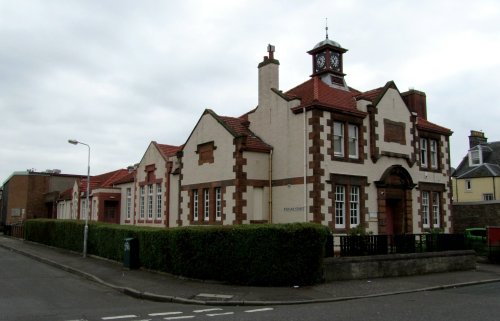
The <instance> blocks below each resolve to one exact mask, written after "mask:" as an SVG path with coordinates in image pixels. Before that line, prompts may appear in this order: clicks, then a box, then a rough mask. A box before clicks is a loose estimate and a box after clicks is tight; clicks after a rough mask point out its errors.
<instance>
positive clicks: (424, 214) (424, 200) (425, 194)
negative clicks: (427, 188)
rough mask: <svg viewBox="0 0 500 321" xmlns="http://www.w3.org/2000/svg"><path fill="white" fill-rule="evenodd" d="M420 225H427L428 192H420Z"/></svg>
mask: <svg viewBox="0 0 500 321" xmlns="http://www.w3.org/2000/svg"><path fill="white" fill-rule="evenodd" d="M422 225H423V227H424V228H426V227H429V192H422Z"/></svg>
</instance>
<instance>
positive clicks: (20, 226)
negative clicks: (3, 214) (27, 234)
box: [3, 222, 24, 239]
mask: <svg viewBox="0 0 500 321" xmlns="http://www.w3.org/2000/svg"><path fill="white" fill-rule="evenodd" d="M3 234H4V235H7V236H12V237H17V238H20V239H23V238H24V223H23V222H19V223H15V224H9V225H4V226H3Z"/></svg>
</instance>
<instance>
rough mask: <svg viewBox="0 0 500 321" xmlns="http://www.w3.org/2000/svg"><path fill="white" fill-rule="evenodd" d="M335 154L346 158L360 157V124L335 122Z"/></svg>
mask: <svg viewBox="0 0 500 321" xmlns="http://www.w3.org/2000/svg"><path fill="white" fill-rule="evenodd" d="M346 149H347V150H346ZM333 156H335V157H339V158H346V160H347V158H348V159H358V158H359V127H358V125H355V124H349V123H344V122H339V121H334V122H333Z"/></svg>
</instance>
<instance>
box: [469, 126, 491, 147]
mask: <svg viewBox="0 0 500 321" xmlns="http://www.w3.org/2000/svg"><path fill="white" fill-rule="evenodd" d="M487 142H488V138H486V137H484V133H483V132H481V131H478V130H471V131H470V136H469V148H472V147H474V146H477V145H480V144H486V143H487Z"/></svg>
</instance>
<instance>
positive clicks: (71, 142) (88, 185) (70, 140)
mask: <svg viewBox="0 0 500 321" xmlns="http://www.w3.org/2000/svg"><path fill="white" fill-rule="evenodd" d="M68 143H70V144H73V145H76V144H81V145H85V146H87V148H88V149H89V153H88V160H87V208H86V211H85V228H84V230H83V257H87V238H88V235H89V208H90V203H89V194H90V145H88V144H85V143H82V142H79V141H77V140H76V139H68Z"/></svg>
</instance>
